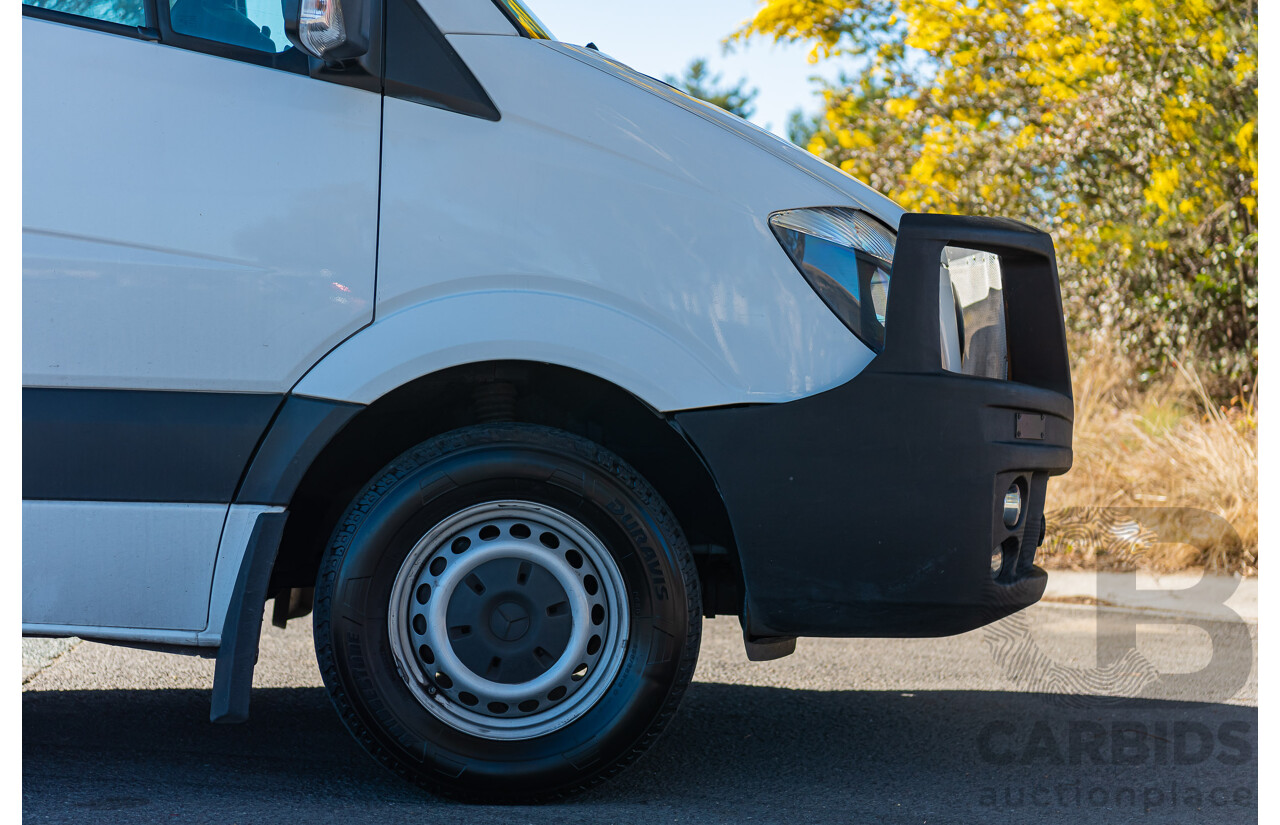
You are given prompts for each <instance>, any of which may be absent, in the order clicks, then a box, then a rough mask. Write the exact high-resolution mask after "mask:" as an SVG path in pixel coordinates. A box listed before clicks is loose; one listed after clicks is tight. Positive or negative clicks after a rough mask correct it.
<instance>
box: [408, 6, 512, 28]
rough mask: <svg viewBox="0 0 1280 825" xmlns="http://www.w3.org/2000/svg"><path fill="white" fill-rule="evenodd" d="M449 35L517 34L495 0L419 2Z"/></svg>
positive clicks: (434, 21)
mask: <svg viewBox="0 0 1280 825" xmlns="http://www.w3.org/2000/svg"><path fill="white" fill-rule="evenodd" d="M418 2H420V3H421V4H422V7H423V8H424V9H426V10H427V16H428V17H430V18H431V20H432V22H433V23H435V24H436V26H437V27H438V28H439V29H440V31H442V32H444V33H445V34H499V35H512V36H515V35H516V34H517V32H516V28H515V26H513V25H511V21H510V20H508V19H507V18H506V17H505V16H503V14H502V12H501V11H499V10H498V7H497V6H496V5H494V3H493V0H418Z"/></svg>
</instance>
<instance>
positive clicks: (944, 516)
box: [675, 215, 1072, 637]
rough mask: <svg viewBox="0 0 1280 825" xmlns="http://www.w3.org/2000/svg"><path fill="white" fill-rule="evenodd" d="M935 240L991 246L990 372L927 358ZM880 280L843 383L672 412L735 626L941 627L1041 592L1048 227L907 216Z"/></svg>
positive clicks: (1052, 344)
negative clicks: (707, 506) (690, 449)
mask: <svg viewBox="0 0 1280 825" xmlns="http://www.w3.org/2000/svg"><path fill="white" fill-rule="evenodd" d="M948 243H952V244H954V245H956V246H964V247H966V248H972V249H980V250H984V251H990V252H995V253H997V254H999V255H1000V256H1001V267H1002V272H1003V277H1004V279H1005V281H1004V283H1005V286H1004V291H1005V301H1006V316H1007V320H1006V325H1007V340H1008V348H1009V375H1010V379H1009V380H1007V381H1005V380H994V379H986V378H977V377H973V376H966V375H959V374H956V373H951V372H946V371H944V370H942V369H941V367H940V358H941V356H940V354H939V346H938V341H939V323H938V318H939V309H938V298H937V296H938V286H937V284H938V277H939V270H938V266H939V260H940V256H941V252H942V249H943V247H944V246H946V245H947V244H948ZM890 283H891V292H890V300H889V307H888V312H887V318H886V323H885V329H886V341H885V351H884V352H883V353H881V354H880V355H879V356H877V358H876V359H875V360H874V361H873V362H872V363H871V364H870V365H869V366H868V367H867V368H866V369H865V370H864V371H863V372H862V373H861V374H859V375H858V376H856V377H855V378H853V379H852V380H850V381H849V382H848V383H846V384H844V385H842V386H839V387H836V388H835V389H832V390H828V391H826V392H822V393H819V394H817V395H814V396H810V397H808V398H803V399H800V400H797V401H792V402H788V403H783V404H767V405H759V406H744V407H730V408H716V409H704V410H690V411H686V412H681V413H677V414H676V416H675V419H676V423H677V424H678V425H679V426H680V428H681V429H682V430H683V432H684V434H685V436H686V437H687V438H688V439H689V441H690V442H691V443H692V444H693V445H694V446H695V448H696V449H697V450H699V452H700V453H701V454H702V456H703V458H704V460H705V461H706V463H707V466H708V468H709V469H710V470H711V473H712V475H713V476H714V478H715V480H716V483H717V485H718V487H719V489H720V493H721V495H722V496H723V498H724V502H725V506H726V509H727V511H728V514H729V519H730V522H731V524H732V527H733V533H734V540H735V543H736V545H737V552H738V559H739V561H740V564H741V568H742V575H743V584H744V588H745V594H744V605H743V611H744V626H745V628H746V631H747V634H748V636H751V637H771V636H942V635H949V634H952V633H960V632H964V631H966V630H971V629H973V628H976V627H980V626H982V625H984V624H987V623H989V622H992V621H995V620H996V619H999V618H1001V617H1003V616H1007V615H1009V614H1010V613H1013V612H1015V611H1017V610H1020V609H1022V608H1024V607H1026V606H1028V605H1030V604H1033V603H1035V602H1036V601H1037V600H1038V599H1039V598H1040V596H1041V595H1042V594H1043V593H1044V588H1045V582H1046V575H1045V573H1044V571H1043V570H1041V569H1040V568H1039V567H1036V566H1035V564H1034V560H1035V552H1036V547H1037V546H1038V545H1039V543H1040V541H1041V539H1042V537H1043V532H1042V531H1043V522H1044V506H1045V490H1046V487H1047V485H1048V479H1049V477H1050V476H1053V475H1060V474H1062V473H1065V472H1066V471H1067V470H1068V469H1069V468H1070V467H1071V429H1072V401H1071V391H1070V371H1069V367H1068V365H1067V355H1066V336H1065V330H1064V328H1063V322H1062V310H1061V300H1060V296H1059V287H1058V278H1057V270H1056V263H1055V259H1054V253H1053V245H1052V242H1051V241H1050V240H1049V238H1048V236H1047V235H1045V234H1044V233H1041V232H1038V231H1036V230H1034V229H1031V228H1030V227H1027V226H1025V225H1023V224H1017V223H1014V222H1011V221H1003V220H999V219H973V218H955V217H950V216H935V215H907V216H904V218H903V220H902V224H901V225H900V228H899V235H898V241H897V249H896V251H895V260H894V267H893V273H892V276H891V281H890ZM1014 483H1019V484H1021V485H1022V490H1023V505H1022V515H1021V517H1020V519H1019V520H1018V521H1017V522H1016V523H1015V525H1014V526H1013V527H1012V528H1009V527H1006V526H1005V522H1004V518H1003V512H1004V507H1003V504H1004V496H1005V493H1006V491H1007V490H1009V488H1010V485H1012V484H1014ZM994 553H1000V554H1001V555H1002V558H1003V562H1002V564H1001V565H1000V568H999V570H998V572H997V573H995V574H993V571H992V557H993V554H994Z"/></svg>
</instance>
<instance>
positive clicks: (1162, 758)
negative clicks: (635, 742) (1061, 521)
mask: <svg viewBox="0 0 1280 825" xmlns="http://www.w3.org/2000/svg"><path fill="white" fill-rule="evenodd" d="M1139 620H1141V621H1142V622H1143V624H1137V622H1138V621H1139ZM1179 621H1180V620H1179V619H1176V618H1171V617H1169V616H1166V615H1161V616H1157V615H1154V614H1142V613H1135V612H1132V611H1117V610H1109V609H1107V610H1101V611H1097V610H1095V609H1094V608H1092V607H1087V606H1077V605H1062V604H1041V605H1038V606H1036V607H1034V608H1032V609H1031V610H1029V611H1026V612H1024V613H1023V614H1021V617H1020V618H1019V617H1014V618H1013V619H1010V620H1005V621H1004V622H1001V623H998V624H997V625H995V626H993V627H992V628H988V629H983V630H977V631H974V632H971V633H967V634H964V635H962V636H956V637H951V638H946V639H916V640H814V639H802V640H801V641H800V647H799V650H798V651H797V653H796V654H795V655H793V656H791V657H789V658H787V659H782V660H779V661H776V662H769V663H750V662H747V661H746V658H745V656H744V655H743V653H742V645H741V641H740V636H739V630H738V625H737V621H736V620H735V619H725V618H720V619H715V620H711V621H708V622H706V623H705V625H704V640H703V647H702V655H701V658H700V660H699V665H698V672H697V677H696V682H695V684H694V685H693V686H692V687H691V688H690V690H689V693H688V694H687V696H686V698H685V700H684V703H683V704H682V706H681V710H680V713H679V714H678V716H677V717H676V719H675V720H674V722H673V723H672V725H671V727H670V728H669V729H668V732H667V734H666V735H665V736H664V737H663V739H662V740H661V741H660V742H659V743H658V745H657V746H656V747H655V748H654V749H653V750H652V751H651V752H650V753H649V754H648V755H647V756H646V757H645V758H644V759H642V760H641V761H640V762H639V763H637V764H636V765H634V766H633V767H632V768H631V769H630V770H628V771H627V772H626V773H624V774H623V775H622V776H621V777H619V778H618V779H616V780H614V781H613V782H610V783H607V784H606V785H604V786H602V787H600V788H598V789H596V790H594V791H592V792H590V793H589V794H586V795H583V796H581V797H578V798H576V799H575V800H573V801H571V802H568V803H564V804H557V805H548V806H539V807H496V806H495V807H485V806H467V805H461V804H456V803H451V802H446V801H441V800H437V799H434V798H432V797H430V796H427V795H425V794H423V793H421V792H419V791H417V790H416V789H414V788H412V787H410V786H408V785H406V784H404V783H402V782H401V781H400V780H399V779H397V778H396V777H394V776H393V775H391V774H390V773H388V772H386V771H384V770H383V769H382V768H381V767H379V766H378V765H377V764H375V763H374V762H373V761H372V760H371V759H369V758H368V757H366V756H365V755H364V753H363V752H362V751H361V750H360V749H359V747H358V746H357V745H356V744H355V743H354V741H353V740H351V739H350V738H349V736H348V735H347V733H346V731H345V730H344V729H343V728H342V727H341V725H340V724H339V722H338V719H337V717H336V715H335V714H334V712H333V710H332V708H331V707H330V705H329V700H328V697H327V695H326V693H325V691H324V689H323V687H321V682H320V677H319V673H318V672H317V670H316V666H315V662H314V658H313V654H312V650H311V634H310V624H309V619H304V620H300V621H295V622H293V623H291V624H290V627H289V629H288V630H287V631H282V630H278V629H276V628H272V627H269V626H268V627H267V628H266V629H265V630H264V632H263V645H262V655H261V659H260V662H259V665H258V670H257V674H256V678H255V685H256V690H255V693H254V697H253V708H252V718H251V719H250V721H249V722H248V723H246V724H243V725H232V726H220V725H212V724H210V723H209V722H208V721H207V718H208V717H207V715H208V706H209V688H210V685H211V684H212V679H213V662H211V661H207V660H202V659H199V658H195V657H187V656H174V655H168V654H161V653H152V652H144V651H138V650H130V649H125V648H116V647H108V646H103V645H97V644H92V643H88V642H82V643H78V644H77V643H67V642H54V641H51V640H39V641H35V640H30V641H26V642H24V685H23V691H24V693H23V699H22V714H23V747H22V750H23V786H22V793H23V814H24V820H26V821H29V822H77V823H79V822H84V823H115V822H218V823H265V822H287V823H295V822H305V823H309V824H310V823H316V824H317V825H319V823H343V825H351V823H364V822H371V823H372V822H376V823H400V822H405V823H409V822H413V823H424V822H429V823H433V825H435V823H452V822H459V823H464V822H465V823H503V825H506V823H524V822H528V823H535V822H536V823H542V822H554V823H576V822H681V823H703V822H724V823H744V822H762V823H772V822H777V823H802V822H920V823H935V822H936V823H943V822H983V823H999V822H1010V823H1015V822H1016V823H1020V824H1021V823H1026V822H1028V821H1031V822H1041V821H1051V822H1090V821H1097V822H1110V823H1116V822H1171V821H1172V822H1196V823H1205V822H1254V821H1257V806H1256V798H1257V788H1258V769H1257V759H1256V753H1257V718H1258V714H1257V670H1256V665H1255V662H1256V656H1255V651H1256V642H1257V625H1256V622H1245V623H1232V622H1220V621H1201V622H1200V623H1199V624H1198V625H1196V626H1191V625H1183V624H1180V623H1179ZM1130 641H1136V647H1135V646H1134V645H1132V644H1130ZM1128 648H1133V649H1131V650H1128ZM1099 651H1102V653H1101V656H1102V664H1103V665H1105V666H1104V667H1098V666H1097V665H1098V663H1099V655H1100V653H1099ZM1126 651H1127V652H1126ZM1197 671H1199V672H1197ZM1135 697H1137V698H1135Z"/></svg>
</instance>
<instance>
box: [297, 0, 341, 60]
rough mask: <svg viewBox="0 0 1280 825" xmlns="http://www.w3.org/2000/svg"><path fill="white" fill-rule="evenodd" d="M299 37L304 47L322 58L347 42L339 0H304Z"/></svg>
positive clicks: (299, 19)
mask: <svg viewBox="0 0 1280 825" xmlns="http://www.w3.org/2000/svg"><path fill="white" fill-rule="evenodd" d="M298 39H299V40H300V41H301V42H302V46H303V48H305V49H306V50H307V51H309V52H311V53H312V54H313V55H315V56H316V57H318V58H320V59H321V60H323V59H324V58H325V56H326V55H327V54H329V52H332V51H333V50H334V49H336V48H337V47H339V46H341V45H342V44H343V43H345V42H347V27H346V25H345V23H344V21H343V19H342V4H341V3H340V2H339V0H302V2H301V6H300V7H299V9H298Z"/></svg>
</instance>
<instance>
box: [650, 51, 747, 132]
mask: <svg viewBox="0 0 1280 825" xmlns="http://www.w3.org/2000/svg"><path fill="white" fill-rule="evenodd" d="M722 77H723V76H722V75H720V74H718V73H717V74H714V75H713V74H711V72H710V71H709V70H708V69H707V61H706V60H704V59H702V58H698V59H697V60H694V61H693V62H692V63H690V64H689V68H687V69H685V70H684V77H683V78H675V77H672V76H671V75H667V77H666V78H665V80H666V82H667V83H669V84H671V85H672V86H675V87H676V88H677V89H680V90H681V91H682V92H684V93H685V94H688V95H690V96H692V97H696V98H698V99H699V100H705V101H706V102H707V103H711V104H714V105H716V106H719V107H720V108H721V109H724V110H725V111H726V112H732V113H733V114H735V115H737V116H738V117H740V118H743V119H744V120H745V119H746V118H749V117H751V116H752V115H753V114H755V111H756V108H755V105H754V102H755V99H756V95H758V94H760V90H759V89H748V88H746V84H747V79H746V78H741V79H739V80H738V82H737V83H735V84H733V85H732V86H721V85H720V84H721V80H722Z"/></svg>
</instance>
